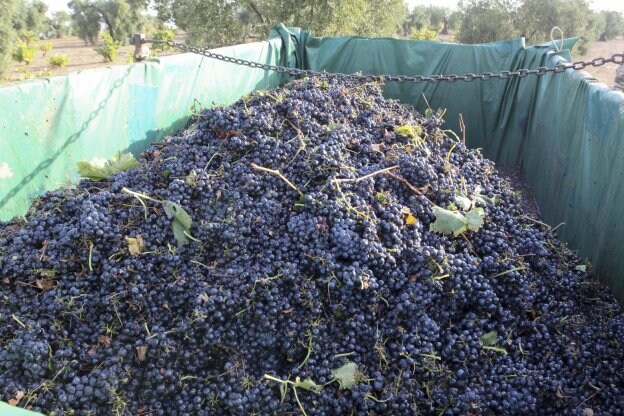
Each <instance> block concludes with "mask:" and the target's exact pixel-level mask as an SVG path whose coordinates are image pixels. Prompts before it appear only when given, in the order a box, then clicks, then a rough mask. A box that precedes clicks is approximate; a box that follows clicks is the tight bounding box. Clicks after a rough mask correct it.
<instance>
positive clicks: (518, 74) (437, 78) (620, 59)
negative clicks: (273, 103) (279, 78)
mask: <svg viewBox="0 0 624 416" xmlns="http://www.w3.org/2000/svg"><path fill="white" fill-rule="evenodd" d="M146 42H150V43H154V44H166V45H168V46H170V47H172V48H177V49H180V50H182V51H185V52H191V53H195V54H198V55H203V56H205V57H207V58H212V59H217V60H219V61H223V62H230V63H233V64H236V65H243V66H248V67H250V68H257V69H262V70H265V71H275V72H279V73H285V74H289V75H294V76H304V77H319V76H320V77H326V78H342V79H353V80H361V81H367V82H370V81H389V82H399V83H402V82H411V83H422V82H432V83H438V82H456V81H464V82H472V81H475V80H481V81H487V80H490V79H510V78H525V77H527V76H529V75H537V76H542V75H546V74H548V73H551V72H552V73H554V74H558V73H561V72H565V71H566V70H568V69H572V70H574V71H579V70H582V69H585V68H586V67H588V66H593V67H599V66H602V65H605V64H608V63H614V64H622V63H624V53H616V54H613V55H611V57H609V58H595V59H592V60H591V61H577V62H572V63H570V62H565V63H559V64H557V65H555V66H553V67H552V68H548V67H545V66H540V67H538V68H536V69H518V70H517V71H501V72H499V73H497V74H495V73H492V72H482V73H480V74H472V73H467V74H463V75H454V74H451V75H429V76H425V75H414V76H407V75H363V74H343V73H340V72H331V73H330V72H325V71H314V70H311V69H299V68H289V67H285V66H279V65H270V64H262V63H259V62H253V61H248V60H245V59H240V58H233V57H230V56H225V55H221V54H218V53H214V52H211V51H210V50H209V49H206V48H198V47H195V46H189V45H186V44H183V43H178V42H175V41H172V40H167V41H164V40H148V41H146Z"/></svg>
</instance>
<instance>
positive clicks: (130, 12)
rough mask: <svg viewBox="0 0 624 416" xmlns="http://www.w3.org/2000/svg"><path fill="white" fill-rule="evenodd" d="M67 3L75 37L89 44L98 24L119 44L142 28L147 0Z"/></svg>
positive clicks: (91, 0) (95, 33)
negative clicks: (74, 28) (76, 35)
mask: <svg viewBox="0 0 624 416" xmlns="http://www.w3.org/2000/svg"><path fill="white" fill-rule="evenodd" d="M68 6H69V8H70V9H71V17H72V20H73V22H74V25H75V27H76V32H77V34H78V36H79V37H80V38H81V39H83V40H84V41H85V42H88V43H91V44H95V42H96V40H97V35H98V33H99V31H100V27H101V26H104V27H105V28H106V31H107V32H108V34H109V35H110V37H111V38H112V39H113V40H115V41H117V42H122V43H123V42H125V41H126V39H127V38H128V37H130V35H132V34H133V33H138V32H140V31H142V29H143V27H144V24H145V22H146V17H145V12H146V9H147V0H72V1H71V2H70V3H69V4H68Z"/></svg>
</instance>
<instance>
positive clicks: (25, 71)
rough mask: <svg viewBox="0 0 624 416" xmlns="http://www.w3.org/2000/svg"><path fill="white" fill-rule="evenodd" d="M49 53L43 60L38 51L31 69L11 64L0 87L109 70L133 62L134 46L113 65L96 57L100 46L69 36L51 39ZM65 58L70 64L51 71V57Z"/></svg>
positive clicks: (179, 38)
mask: <svg viewBox="0 0 624 416" xmlns="http://www.w3.org/2000/svg"><path fill="white" fill-rule="evenodd" d="M174 40H175V41H176V42H183V41H184V34H183V33H182V34H178V35H176V37H175V38H174ZM45 42H46V41H43V40H41V41H38V42H37V43H36V44H35V46H36V47H37V48H39V46H40V45H42V44H43V43H45ZM51 42H52V50H51V51H49V52H48V53H47V54H46V56H45V57H44V56H43V52H41V51H40V50H38V49H37V54H36V55H35V60H34V61H33V63H31V64H30V65H26V64H24V63H18V62H15V61H14V62H13V64H12V65H11V67H10V68H9V70H8V71H7V72H6V73H5V74H4V75H3V78H2V79H0V84H3V85H6V84H11V83H14V82H17V81H21V80H24V79H30V78H39V77H47V76H52V75H62V74H68V73H70V72H76V71H84V70H85V69H91V68H101V67H108V66H112V65H125V64H128V63H132V62H133V58H132V55H133V54H134V46H131V45H126V46H123V47H122V48H121V49H120V50H119V54H118V56H117V59H116V60H115V62H105V61H104V58H102V56H101V55H99V54H98V53H97V52H96V51H95V48H97V47H98V46H101V45H100V44H97V45H95V46H94V45H88V44H85V42H84V41H83V40H81V39H79V38H77V37H74V36H70V37H66V38H62V39H51ZM155 52H156V55H157V56H165V55H171V54H175V53H178V51H175V50H173V49H168V50H164V51H160V50H155ZM57 53H58V54H62V55H67V56H68V57H69V63H68V64H67V66H65V67H64V68H56V67H52V66H51V65H50V64H49V63H48V59H49V58H50V56H51V55H54V54H57Z"/></svg>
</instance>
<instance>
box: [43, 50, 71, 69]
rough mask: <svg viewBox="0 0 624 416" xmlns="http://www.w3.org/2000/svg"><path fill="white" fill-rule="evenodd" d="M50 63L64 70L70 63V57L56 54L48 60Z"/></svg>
mask: <svg viewBox="0 0 624 416" xmlns="http://www.w3.org/2000/svg"><path fill="white" fill-rule="evenodd" d="M48 63H49V64H50V65H52V66H56V67H59V68H63V67H64V66H65V65H67V64H68V63H69V57H68V56H67V55H63V54H60V53H55V54H54V55H52V56H50V59H48Z"/></svg>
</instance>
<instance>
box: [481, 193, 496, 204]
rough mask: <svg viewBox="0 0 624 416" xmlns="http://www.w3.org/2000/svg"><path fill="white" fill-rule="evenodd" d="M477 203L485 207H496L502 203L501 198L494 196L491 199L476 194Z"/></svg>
mask: <svg viewBox="0 0 624 416" xmlns="http://www.w3.org/2000/svg"><path fill="white" fill-rule="evenodd" d="M475 202H479V203H481V204H483V205H496V204H498V203H499V202H500V196H499V195H494V196H493V197H491V198H490V197H489V196H487V195H481V194H475Z"/></svg>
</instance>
